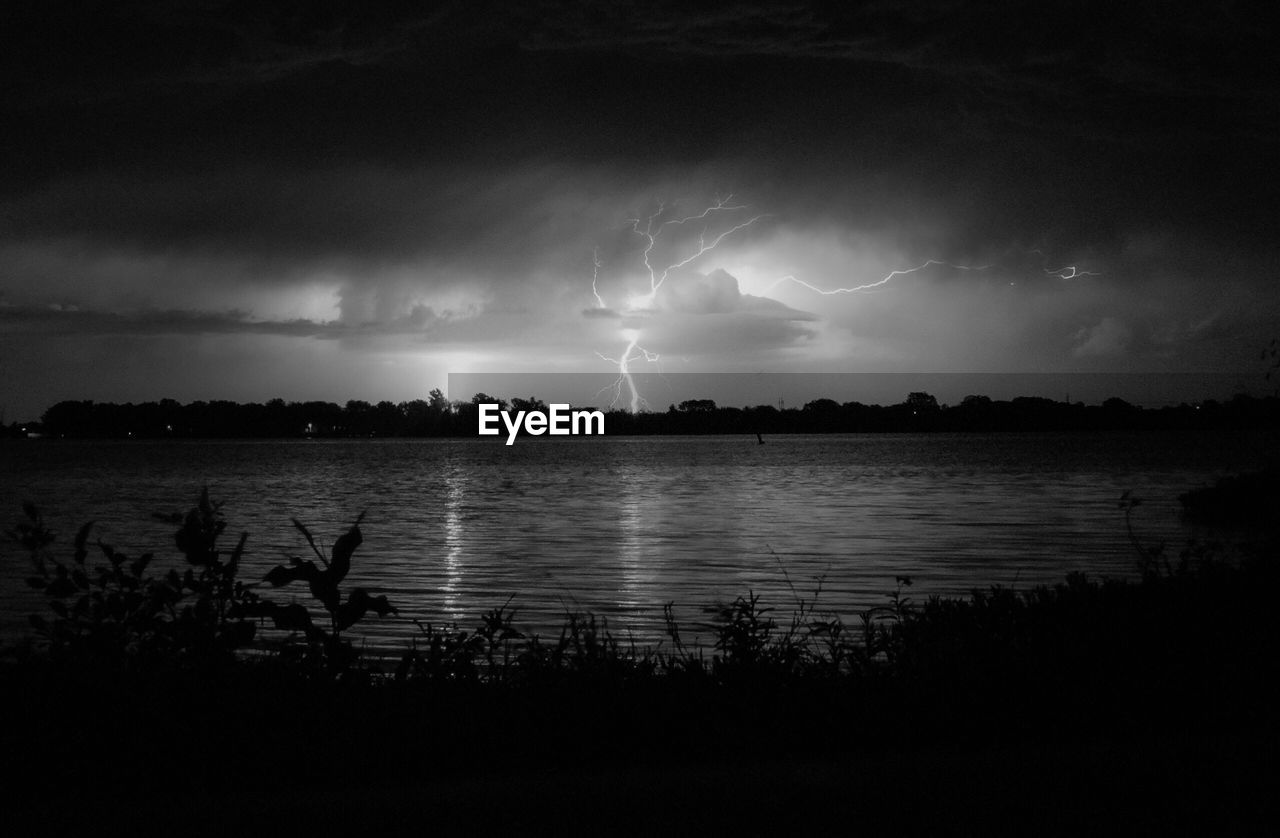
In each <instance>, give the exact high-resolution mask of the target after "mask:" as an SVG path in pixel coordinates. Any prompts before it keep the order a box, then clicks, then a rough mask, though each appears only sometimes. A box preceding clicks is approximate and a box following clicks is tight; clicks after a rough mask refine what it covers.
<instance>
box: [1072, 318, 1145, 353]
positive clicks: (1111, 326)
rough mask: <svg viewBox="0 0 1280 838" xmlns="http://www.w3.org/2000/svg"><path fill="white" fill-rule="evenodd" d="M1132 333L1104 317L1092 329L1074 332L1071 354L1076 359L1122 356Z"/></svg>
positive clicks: (1120, 322) (1111, 319)
mask: <svg viewBox="0 0 1280 838" xmlns="http://www.w3.org/2000/svg"><path fill="white" fill-rule="evenodd" d="M1132 339H1133V331H1132V330H1131V329H1130V328H1129V327H1128V326H1126V325H1125V324H1124V323H1123V322H1122V321H1120V320H1118V319H1117V318H1115V317H1104V318H1102V319H1101V320H1099V321H1098V323H1097V324H1096V325H1094V326H1092V327H1088V328H1084V329H1081V330H1080V331H1078V332H1076V334H1075V337H1074V338H1073V340H1074V341H1075V346H1074V347H1073V348H1072V350H1071V352H1072V354H1073V355H1075V356H1076V357H1077V358H1089V357H1099V356H1108V355H1123V354H1124V353H1125V351H1126V350H1128V348H1129V342H1130V341H1131V340H1132Z"/></svg>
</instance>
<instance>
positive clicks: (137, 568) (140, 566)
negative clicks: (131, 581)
mask: <svg viewBox="0 0 1280 838" xmlns="http://www.w3.org/2000/svg"><path fill="white" fill-rule="evenodd" d="M151 557H152V556H151V554H150V553H143V554H142V555H141V556H139V557H138V559H137V561H135V562H134V563H133V565H132V566H131V567H130V570H132V571H133V575H134V576H137V577H139V578H141V576H142V572H143V571H144V570H146V569H147V565H149V564H151Z"/></svg>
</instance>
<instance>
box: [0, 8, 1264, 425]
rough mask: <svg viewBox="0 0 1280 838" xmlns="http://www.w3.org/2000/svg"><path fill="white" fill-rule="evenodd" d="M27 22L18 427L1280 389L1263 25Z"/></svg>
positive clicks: (7, 333)
mask: <svg viewBox="0 0 1280 838" xmlns="http://www.w3.org/2000/svg"><path fill="white" fill-rule="evenodd" d="M1177 5H1178V6H1182V5H1188V6H1189V5H1190V4H1177ZM975 6H976V8H975ZM1259 8H1260V9H1262V8H1265V7H1263V6H1259ZM0 32H2V33H3V34H2V35H0V68H2V69H3V71H4V78H5V79H6V84H5V86H4V88H3V90H0V108H2V110H0V114H2V117H0V129H2V130H0V406H2V407H0V410H2V411H3V419H4V421H14V420H21V419H28V418H34V417H36V416H38V415H39V413H40V412H41V411H43V410H44V409H45V408H47V407H48V406H49V405H51V404H53V403H55V402H57V401H59V400H62V399H95V400H99V401H119V402H123V401H143V400H155V399H160V398H174V399H178V400H179V401H183V402H186V401H192V400H198V399H203V400H210V399H233V400H238V401H265V400H267V399H270V398H276V397H280V398H285V399H287V400H309V399H323V400H328V401H337V402H345V401H346V400H348V399H364V400H368V401H375V402H376V401H380V400H383V399H390V400H392V401H403V400H408V399H415V398H425V397H426V395H427V393H428V391H429V390H431V389H432V388H435V387H441V388H444V387H445V386H446V383H447V380H448V378H447V376H448V374H450V373H485V372H539V373H546V372H557V373H558V372H592V373H600V372H610V371H616V370H617V369H618V362H619V361H620V360H621V359H623V358H628V359H629V362H628V367H629V369H631V370H634V371H645V372H658V371H660V372H666V373H677V372H698V373H703V372H733V373H746V372H751V373H761V372H765V373H787V372H804V373H816V372H840V373H874V372H885V373H984V374H993V373H1054V374H1063V373H1088V374H1097V373H1125V374H1129V375H1130V378H1128V379H1123V380H1133V379H1132V377H1131V376H1132V374H1135V373H1149V374H1153V375H1155V374H1172V373H1195V374H1199V376H1198V377H1196V376H1192V377H1189V379H1188V380H1191V379H1192V378H1194V380H1196V381H1203V380H1204V374H1211V373H1212V374H1219V375H1221V376H1223V377H1224V380H1228V379H1229V380H1230V381H1231V382H1232V384H1233V386H1237V385H1238V386H1239V387H1243V388H1250V389H1252V390H1255V391H1257V392H1269V391H1268V390H1266V386H1267V383H1266V382H1265V381H1264V379H1263V374H1264V373H1265V371H1266V364H1265V363H1264V362H1263V361H1261V360H1260V359H1259V355H1260V352H1261V351H1262V349H1263V348H1264V347H1265V346H1266V345H1267V342H1268V341H1269V340H1271V339H1272V338H1274V337H1277V336H1280V290H1278V289H1277V284H1276V281H1275V277H1274V272H1273V267H1272V266H1273V262H1274V260H1275V254H1274V251H1275V248H1276V242H1277V235H1276V233H1277V230H1276V225H1277V219H1280V212H1278V210H1280V200H1278V199H1280V188H1278V187H1277V182H1278V181H1280V179H1277V178H1276V177H1275V172H1276V171H1277V170H1278V169H1280V167H1277V165H1276V164H1277V162H1280V159H1278V158H1280V154H1278V153H1277V141H1278V140H1280V130H1278V129H1280V109H1278V107H1277V106H1278V104H1280V98H1278V97H1277V89H1276V84H1277V83H1276V81H1275V79H1276V78H1280V72H1277V70H1278V69H1280V68H1277V67H1276V66H1275V65H1276V64H1277V63H1280V59H1277V52H1276V51H1275V50H1274V49H1273V48H1272V44H1271V36H1270V30H1269V28H1268V27H1266V26H1265V25H1264V20H1263V18H1262V17H1261V14H1260V12H1259V11H1258V10H1257V9H1255V7H1254V6H1252V5H1248V4H1243V3H1205V4H1198V5H1196V6H1195V7H1194V8H1180V7H1179V8H1175V7H1174V4H1166V3H1156V2H1133V3H1115V2H1106V3H1090V2H1070V3H1066V2H1053V1H1052V0H1051V1H1050V2H1043V3H987V4H965V3H960V2H948V1H947V0H934V2H927V1H926V2H912V3H907V2H897V1H896V0H884V2H876V3H865V4H853V3H843V2H831V3H818V4H796V3H781V2H780V3H764V2H751V3H738V2H712V3H699V4H690V3H684V2H660V3H645V2H632V3H608V4H602V3H587V2H567V1H566V2H528V3H519V4H516V3H494V2H485V1H484V0H479V2H476V1H475V0H472V2H441V3H429V2H407V1H406V0H389V1H388V2H368V0H360V1H359V2H357V0H349V1H348V0H328V1H327V2H319V3H303V2H296V0H295V1H291V2H284V0H263V1H262V2H243V0H234V1H233V0H177V1H176V2H174V1H172V0H171V1H170V2H161V0H133V1H132V2H119V3H106V2H102V3H89V2H74V3H72V2H59V1H58V0H51V2H40V3H34V2H31V3H27V2H19V3H7V4H4V6H3V7H2V9H0ZM646 251H647V254H646ZM646 259H647V264H646ZM677 265H678V267H672V266H677ZM669 267H670V268H671V270H666V269H667V268H669ZM650 268H652V269H653V271H652V273H651V271H650ZM895 272H900V273H895ZM659 281H660V287H657V289H656V292H655V291H654V286H655V285H657V284H658V283H659ZM593 282H594V285H593ZM838 289H847V290H844V291H840V290H838ZM602 356H603V357H602ZM610 359H612V360H610ZM1120 380H1122V379H1117V381H1120ZM449 395H450V396H451V397H454V398H468V397H469V396H470V394H468V393H450V394H449ZM499 395H513V394H499ZM532 395H536V394H532ZM831 395H832V397H834V398H837V399H838V400H846V399H848V398H851V397H850V396H848V395H846V394H831ZM1116 395H1120V396H1124V395H1125V393H1123V392H1120V393H1116ZM1201 395H1203V394H1201V393H1198V392H1194V388H1192V387H1191V385H1188V390H1187V392H1186V393H1185V397H1187V398H1197V397H1200V396H1201ZM904 396H905V394H904ZM744 398H745V397H744Z"/></svg>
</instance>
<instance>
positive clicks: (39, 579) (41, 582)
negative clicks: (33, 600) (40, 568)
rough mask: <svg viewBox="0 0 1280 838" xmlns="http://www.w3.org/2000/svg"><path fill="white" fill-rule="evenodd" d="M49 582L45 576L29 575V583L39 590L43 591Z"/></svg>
mask: <svg viewBox="0 0 1280 838" xmlns="http://www.w3.org/2000/svg"><path fill="white" fill-rule="evenodd" d="M48 584H49V582H48V581H47V580H46V579H45V578H44V577H43V576H28V577H27V585H28V586H30V587H32V588H35V589H36V590H37V591H43V590H44V588H45V586H46V585H48Z"/></svg>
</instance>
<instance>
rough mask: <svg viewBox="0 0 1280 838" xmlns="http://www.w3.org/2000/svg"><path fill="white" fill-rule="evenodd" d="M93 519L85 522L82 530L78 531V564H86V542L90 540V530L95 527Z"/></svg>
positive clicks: (76, 556) (76, 555)
mask: <svg viewBox="0 0 1280 838" xmlns="http://www.w3.org/2000/svg"><path fill="white" fill-rule="evenodd" d="M93 524H94V522H93V521H90V522H89V523H87V524H85V525H84V526H83V527H81V528H80V532H78V533H76V554H75V558H76V564H84V559H85V556H86V555H88V551H87V550H86V549H85V546H84V545H85V542H86V541H88V540H89V530H91V529H93Z"/></svg>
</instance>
